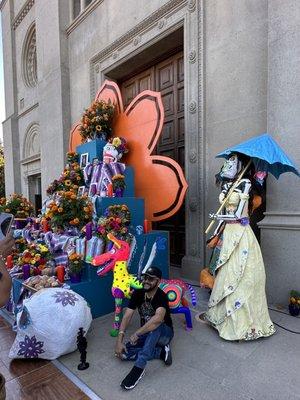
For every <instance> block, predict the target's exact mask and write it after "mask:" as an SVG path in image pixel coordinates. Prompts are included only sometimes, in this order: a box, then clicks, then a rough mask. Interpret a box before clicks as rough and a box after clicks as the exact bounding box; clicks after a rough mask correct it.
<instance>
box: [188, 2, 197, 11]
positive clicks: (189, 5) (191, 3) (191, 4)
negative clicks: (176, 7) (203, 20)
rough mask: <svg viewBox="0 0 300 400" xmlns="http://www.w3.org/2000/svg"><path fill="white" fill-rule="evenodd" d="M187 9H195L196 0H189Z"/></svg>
mask: <svg viewBox="0 0 300 400" xmlns="http://www.w3.org/2000/svg"><path fill="white" fill-rule="evenodd" d="M187 9H188V10H189V12H194V11H195V10H196V0H189V2H188V6H187Z"/></svg>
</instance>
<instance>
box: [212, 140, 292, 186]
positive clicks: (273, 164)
mask: <svg viewBox="0 0 300 400" xmlns="http://www.w3.org/2000/svg"><path fill="white" fill-rule="evenodd" d="M232 153H240V154H245V155H247V156H249V157H250V158H251V159H252V161H253V163H254V165H255V169H256V171H265V172H270V173H271V174H272V175H274V176H275V178H276V179H278V178H279V176H280V175H281V174H283V173H284V172H293V173H294V174H296V175H298V176H300V173H299V171H298V170H297V168H296V166H295V165H294V163H293V162H292V161H291V160H290V159H289V157H288V156H287V155H286V154H285V152H284V151H283V150H282V149H281V147H280V146H279V145H278V144H277V143H276V142H275V140H274V139H273V138H272V137H271V136H270V135H269V134H267V133H264V134H262V135H260V136H256V137H254V138H252V139H249V140H247V141H245V142H243V143H240V144H238V145H236V146H233V147H230V148H228V149H226V150H224V151H222V153H219V154H218V155H217V157H223V158H228V156H229V155H230V154H232Z"/></svg>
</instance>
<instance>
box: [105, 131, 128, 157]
mask: <svg viewBox="0 0 300 400" xmlns="http://www.w3.org/2000/svg"><path fill="white" fill-rule="evenodd" d="M127 152H128V149H127V143H126V140H125V139H124V138H122V137H115V138H113V139H110V140H109V141H108V142H107V143H106V145H105V146H104V148H103V161H104V162H105V163H111V162H118V161H119V160H121V158H122V156H123V154H124V153H127Z"/></svg>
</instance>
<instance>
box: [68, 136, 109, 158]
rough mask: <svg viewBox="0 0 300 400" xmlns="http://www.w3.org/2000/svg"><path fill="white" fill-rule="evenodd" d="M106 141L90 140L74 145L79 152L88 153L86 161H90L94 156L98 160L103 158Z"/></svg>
mask: <svg viewBox="0 0 300 400" xmlns="http://www.w3.org/2000/svg"><path fill="white" fill-rule="evenodd" d="M106 143H107V142H106V141H105V140H102V139H96V140H92V141H91V142H87V143H83V144H81V145H79V146H77V147H76V152H77V153H78V154H79V155H80V156H81V154H86V153H88V154H89V157H88V162H92V161H93V159H94V158H98V160H99V161H102V159H103V147H104V146H105V145H106Z"/></svg>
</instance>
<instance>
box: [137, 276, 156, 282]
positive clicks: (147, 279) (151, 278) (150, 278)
mask: <svg viewBox="0 0 300 400" xmlns="http://www.w3.org/2000/svg"><path fill="white" fill-rule="evenodd" d="M141 278H142V281H148V282H154V281H156V280H157V279H158V278H157V277H156V276H149V275H142V276H141Z"/></svg>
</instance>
